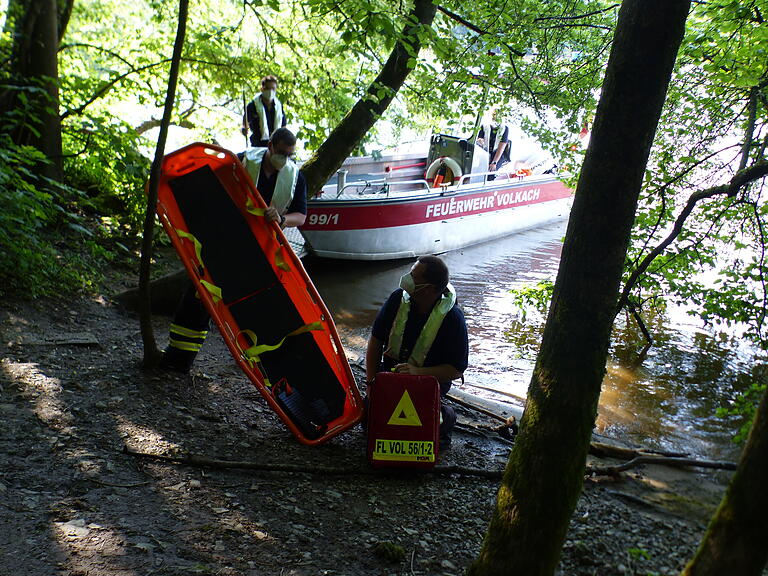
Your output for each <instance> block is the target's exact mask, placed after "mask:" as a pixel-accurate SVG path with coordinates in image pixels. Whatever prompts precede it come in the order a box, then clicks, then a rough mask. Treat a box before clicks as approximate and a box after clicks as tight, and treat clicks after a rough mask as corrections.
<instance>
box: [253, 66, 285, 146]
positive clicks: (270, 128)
mask: <svg viewBox="0 0 768 576" xmlns="http://www.w3.org/2000/svg"><path fill="white" fill-rule="evenodd" d="M286 121H287V120H286V117H285V113H284V111H283V105H282V103H281V102H280V100H278V99H277V78H275V77H274V76H271V75H270V76H264V78H262V79H261V94H259V95H258V96H257V97H256V98H254V99H253V100H251V101H250V102H249V103H248V105H247V106H246V107H245V115H244V116H243V134H244V135H246V136H247V135H248V129H249V128H250V131H251V137H250V141H251V146H256V147H260V148H266V147H267V144H268V143H269V138H270V136H271V135H272V134H273V133H274V132H275V130H277V129H278V128H284V127H285V124H286Z"/></svg>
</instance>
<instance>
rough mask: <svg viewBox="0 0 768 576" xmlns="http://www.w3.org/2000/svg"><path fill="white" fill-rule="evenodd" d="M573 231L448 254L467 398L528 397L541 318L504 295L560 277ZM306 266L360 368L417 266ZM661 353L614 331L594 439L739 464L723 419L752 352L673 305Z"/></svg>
mask: <svg viewBox="0 0 768 576" xmlns="http://www.w3.org/2000/svg"><path fill="white" fill-rule="evenodd" d="M565 228H566V222H560V223H556V224H552V225H549V226H546V227H542V228H538V229H535V230H530V231H527V232H523V233H520V234H516V235H513V236H509V237H507V238H505V239H502V240H497V241H494V242H490V243H486V244H482V245H478V246H473V247H470V248H467V249H464V250H461V251H456V252H449V253H446V254H443V255H442V256H441V257H442V258H443V260H445V262H446V264H447V265H448V267H449V269H450V271H451V282H452V283H453V285H454V287H455V288H456V292H457V294H458V297H459V303H460V304H461V306H462V308H463V310H464V313H465V315H466V318H467V326H468V330H469V346H470V359H469V364H470V365H469V368H468V369H467V371H466V372H465V374H464V376H465V384H464V385H462V384H460V383H459V384H456V386H459V387H462V388H463V389H464V390H465V391H467V392H470V393H472V394H477V395H479V396H484V397H488V398H494V399H496V400H501V401H505V402H512V403H517V404H520V402H515V401H514V400H512V399H510V397H508V396H504V395H501V394H496V393H495V392H492V391H489V390H488V388H492V389H496V390H499V391H501V392H506V393H508V394H512V395H516V396H519V397H522V398H524V397H525V395H526V390H527V387H528V384H529V381H530V378H531V373H532V371H533V365H534V361H535V357H536V350H537V347H538V343H539V340H540V336H541V331H542V328H543V318H542V317H541V315H540V314H537V313H535V312H533V313H529V314H528V315H527V316H526V317H523V316H522V315H521V313H520V310H519V309H518V308H517V307H516V306H515V304H514V301H513V298H512V297H511V295H510V293H509V291H510V290H512V289H514V288H519V287H521V286H523V285H525V284H527V283H530V282H535V281H537V280H542V279H551V280H554V278H555V275H556V273H557V267H558V265H559V260H560V253H561V248H562V239H563V237H564V235H565ZM304 263H305V266H306V268H307V271H308V272H309V274H310V276H311V277H312V279H313V281H314V283H315V285H316V287H317V289H318V291H319V292H320V294H321V296H322V297H323V300H324V301H325V303H326V305H327V306H328V308H329V310H330V311H331V314H332V315H333V317H334V320H335V322H336V327H337V329H338V331H339V334H340V336H341V338H342V340H343V341H344V344H345V347H346V348H347V353H348V355H349V356H350V357H351V358H352V359H355V358H356V357H360V358H362V357H364V354H365V346H366V342H367V338H368V334H369V330H370V326H371V324H372V323H373V320H374V318H375V316H376V312H377V310H378V309H379V307H380V306H381V304H382V303H383V302H384V300H385V299H386V298H387V296H388V295H389V294H390V292H391V291H392V290H394V289H395V288H396V287H397V285H398V281H399V278H400V276H401V275H402V274H404V273H405V272H407V271H408V270H409V269H410V267H411V265H412V264H413V261H412V260H398V261H393V262H349V261H332V260H321V259H313V258H305V261H304ZM647 322H648V324H649V329H650V330H651V331H652V334H653V337H654V339H655V345H654V347H652V348H651V350H650V351H649V352H648V354H647V356H646V357H645V358H644V359H643V360H642V362H639V352H640V350H641V349H642V346H643V339H642V336H641V335H640V334H639V331H637V330H636V328H635V326H634V322H632V321H630V322H625V321H624V319H623V318H620V319H619V322H617V327H616V329H615V330H614V337H613V344H612V347H611V352H610V356H609V359H608V363H607V367H606V368H607V372H606V377H605V380H604V382H603V391H602V395H601V400H600V408H599V414H598V420H597V423H596V431H597V432H600V433H602V434H606V435H608V436H613V437H617V438H621V439H623V440H625V441H629V442H631V443H633V444H636V445H638V446H642V447H646V448H655V449H663V450H670V451H679V452H686V453H690V454H692V455H694V456H696V457H699V458H707V459H716V460H735V459H737V458H738V453H739V448H738V446H736V445H735V444H733V443H732V441H731V438H732V437H733V435H734V433H735V432H736V430H737V429H738V426H739V425H740V421H739V420H738V419H737V418H733V417H721V416H718V415H717V408H719V407H724V406H727V405H728V404H729V402H730V401H731V400H732V399H733V397H734V396H735V395H736V393H737V392H739V391H742V390H744V389H745V388H746V387H748V386H749V383H750V382H751V380H752V378H753V377H754V370H755V369H756V365H757V364H758V363H759V360H758V359H757V355H756V351H754V350H752V349H750V348H749V346H746V345H742V344H740V343H739V342H738V341H737V340H735V339H734V338H733V337H731V336H726V335H723V334H719V333H714V332H713V331H711V330H708V329H705V328H703V327H702V326H701V323H698V324H697V323H696V321H695V320H693V319H692V318H691V317H689V316H687V315H686V314H685V311H684V310H681V309H677V308H669V309H667V311H665V312H664V313H657V314H655V315H653V316H652V317H650V318H648V319H647Z"/></svg>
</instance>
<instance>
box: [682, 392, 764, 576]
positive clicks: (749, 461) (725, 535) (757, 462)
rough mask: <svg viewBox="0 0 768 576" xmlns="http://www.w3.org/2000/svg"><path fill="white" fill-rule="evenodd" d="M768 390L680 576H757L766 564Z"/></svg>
mask: <svg viewBox="0 0 768 576" xmlns="http://www.w3.org/2000/svg"><path fill="white" fill-rule="evenodd" d="M766 486H768V392H764V393H763V397H762V399H761V400H760V406H759V407H758V409H757V413H756V414H755V419H754V421H753V422H752V430H751V431H750V433H749V438H748V439H747V444H746V445H745V446H744V452H743V453H742V455H741V460H740V461H739V466H738V468H737V469H736V473H735V474H734V476H733V478H732V479H731V483H730V485H729V486H728V490H727V491H726V493H725V496H724V497H723V500H722V502H720V506H719V507H718V509H717V512H716V513H715V515H714V516H713V517H712V520H711V521H710V523H709V528H708V529H707V533H706V534H705V535H704V539H703V540H702V541H701V545H700V546H699V549H698V551H697V552H696V556H695V557H694V558H693V560H691V562H690V563H689V564H688V566H686V568H685V570H684V571H683V573H682V574H683V576H716V575H720V574H739V576H759V575H760V574H762V573H763V569H764V568H765V566H766V563H768V542H767V539H768V490H766Z"/></svg>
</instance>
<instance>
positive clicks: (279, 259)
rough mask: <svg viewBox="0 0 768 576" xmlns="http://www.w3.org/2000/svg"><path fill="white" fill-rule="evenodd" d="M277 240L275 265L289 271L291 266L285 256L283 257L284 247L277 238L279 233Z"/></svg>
mask: <svg viewBox="0 0 768 576" xmlns="http://www.w3.org/2000/svg"><path fill="white" fill-rule="evenodd" d="M275 242H277V248H275V266H277V267H278V268H280V269H281V270H285V271H286V272H288V271H289V270H290V269H291V267H290V266H288V262H286V261H285V258H283V247H282V246H281V245H280V242H279V241H278V240H277V235H275Z"/></svg>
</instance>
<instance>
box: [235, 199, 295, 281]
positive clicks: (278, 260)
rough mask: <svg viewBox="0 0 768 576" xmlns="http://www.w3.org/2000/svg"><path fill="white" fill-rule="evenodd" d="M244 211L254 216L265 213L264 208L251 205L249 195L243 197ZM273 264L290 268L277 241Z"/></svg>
mask: <svg viewBox="0 0 768 576" xmlns="http://www.w3.org/2000/svg"><path fill="white" fill-rule="evenodd" d="M245 211H246V212H248V213H249V214H253V215H254V216H261V217H263V216H264V214H266V213H267V211H266V209H264V208H257V207H256V206H254V205H253V200H251V197H250V196H247V197H246V199H245ZM275 240H277V236H275ZM275 266H277V267H278V268H280V269H281V270H286V271H288V270H290V269H291V268H290V266H288V263H287V262H286V261H285V258H283V251H282V249H281V246H280V243H279V242H278V245H277V248H276V249H275Z"/></svg>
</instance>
